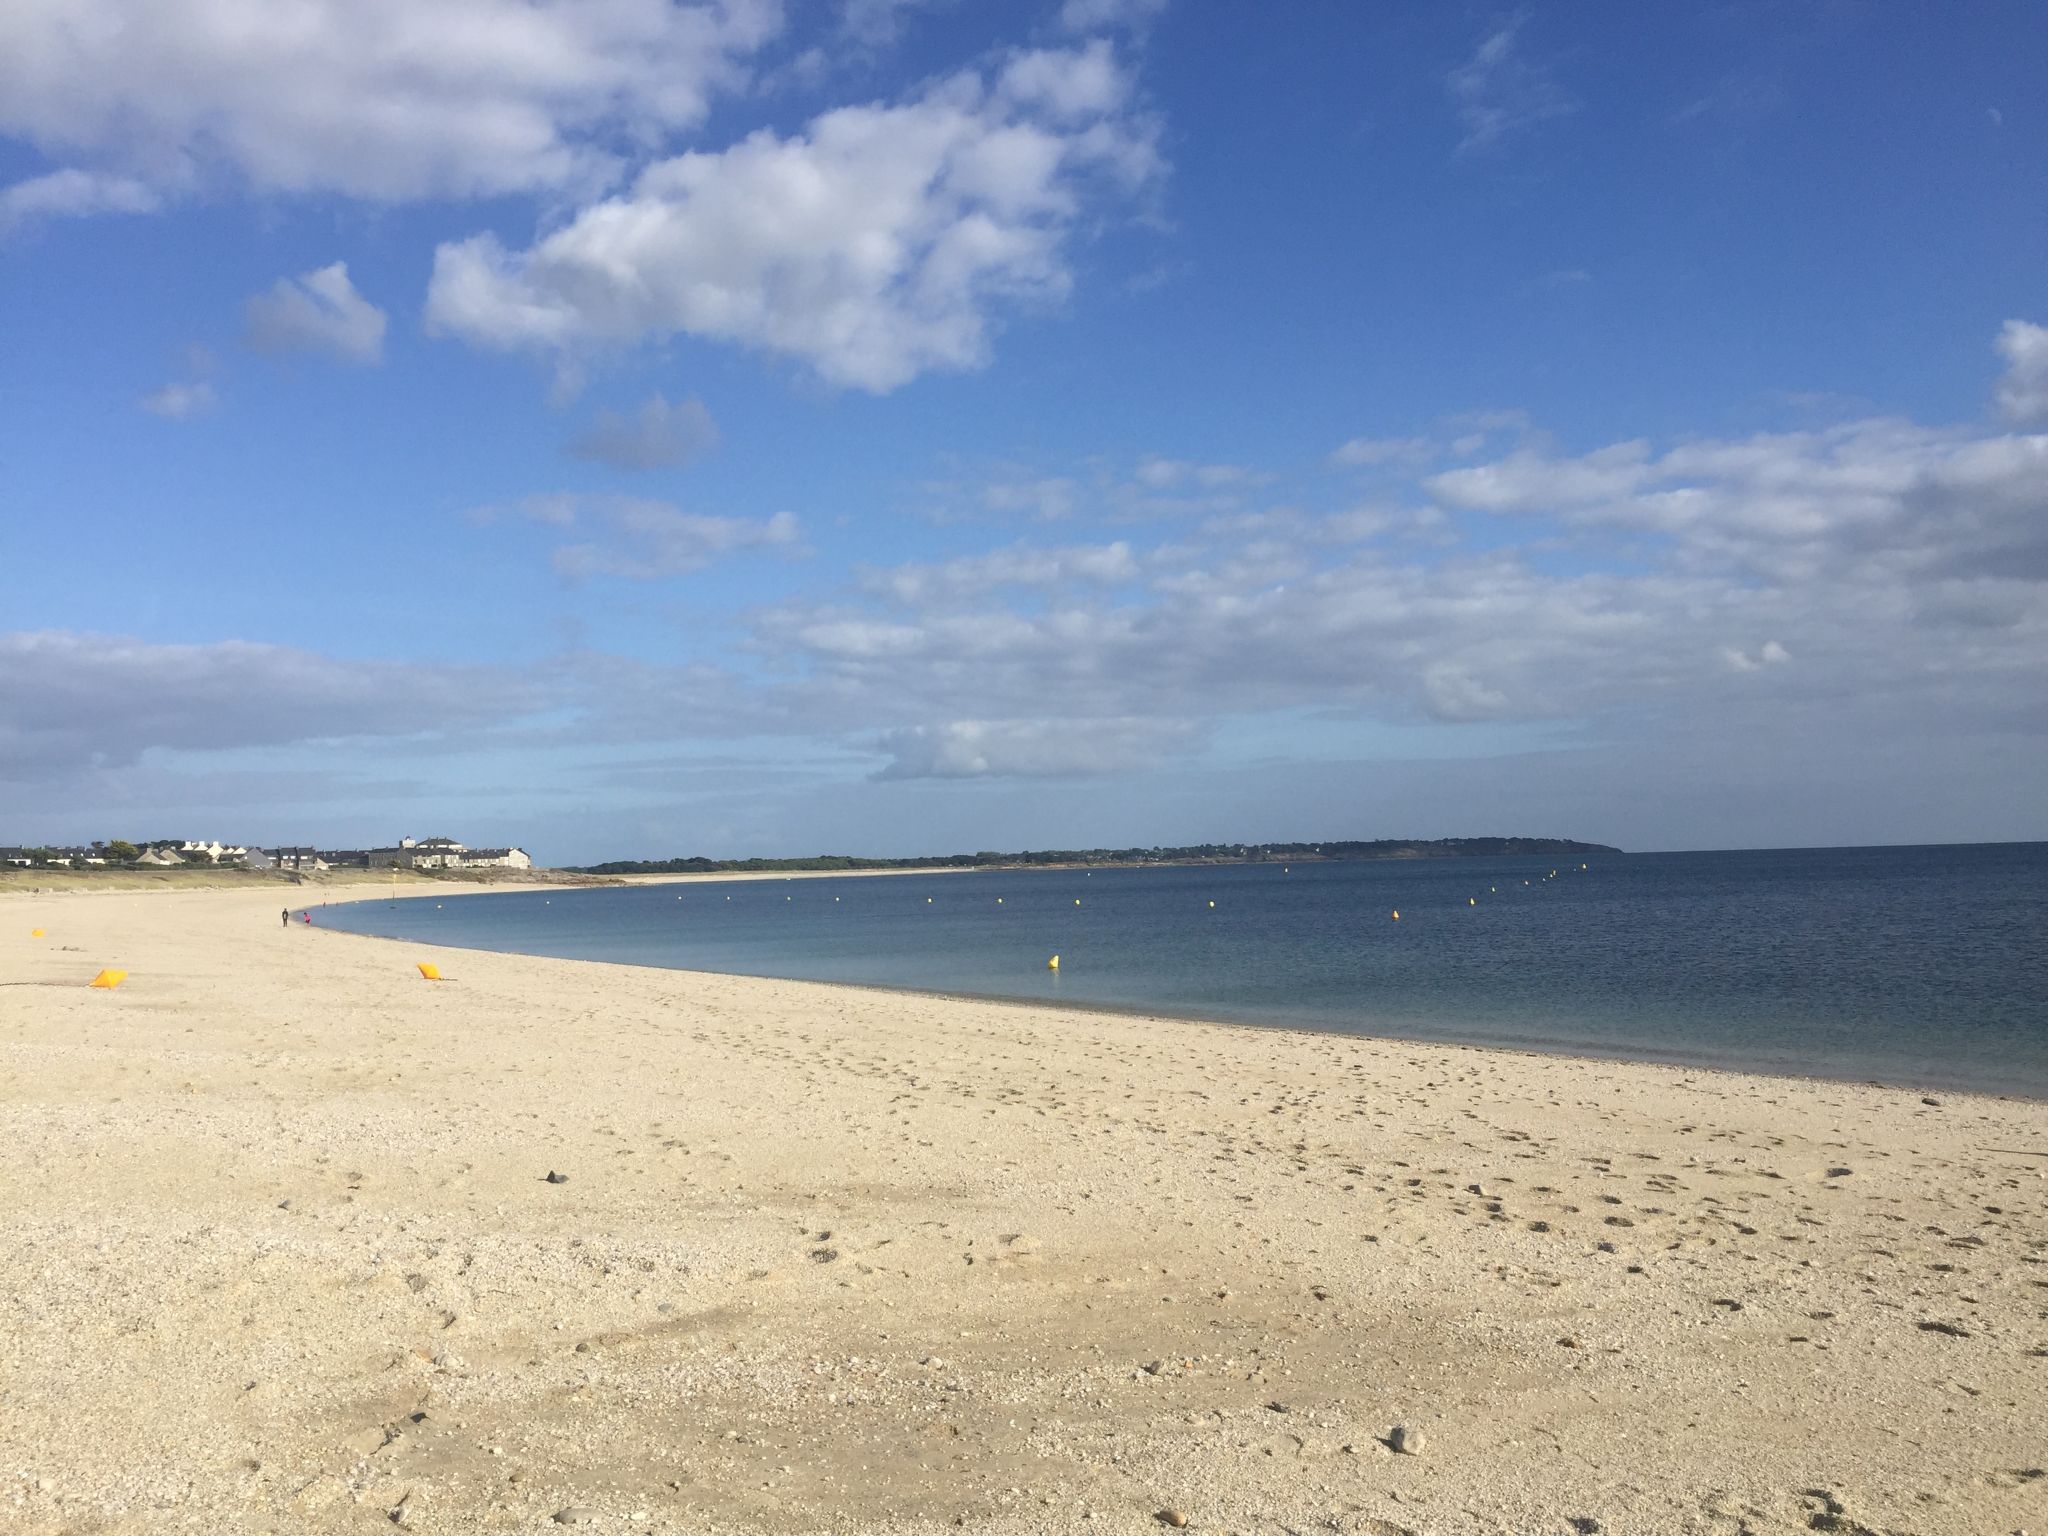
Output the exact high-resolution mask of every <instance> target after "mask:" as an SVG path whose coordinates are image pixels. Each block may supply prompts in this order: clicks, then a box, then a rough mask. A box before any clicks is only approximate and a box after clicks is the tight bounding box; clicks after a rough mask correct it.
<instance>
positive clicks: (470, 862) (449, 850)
mask: <svg viewBox="0 0 2048 1536" xmlns="http://www.w3.org/2000/svg"><path fill="white" fill-rule="evenodd" d="M265 857H266V858H267V859H268V860H269V862H268V863H267V864H264V865H262V866H259V867H261V868H274V869H291V870H317V869H531V868H533V859H532V857H531V856H530V855H529V854H528V853H527V852H526V850H525V849H524V848H471V847H469V846H468V845H467V844H464V843H458V842H457V841H456V840H455V839H454V838H452V837H423V838H417V839H415V838H410V837H402V838H400V839H399V840H398V844H397V846H396V847H392V848H273V849H269V850H268V851H267V852H266V853H265ZM251 863H252V864H253V863H254V860H253V859H252V860H251Z"/></svg>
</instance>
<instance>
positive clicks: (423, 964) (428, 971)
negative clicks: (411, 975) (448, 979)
mask: <svg viewBox="0 0 2048 1536" xmlns="http://www.w3.org/2000/svg"><path fill="white" fill-rule="evenodd" d="M419 968H420V975H422V976H423V977H425V978H426V979H427V980H428V981H439V980H440V979H441V967H439V966H438V965H436V964H434V962H433V961H431V960H422V961H420V962H419Z"/></svg>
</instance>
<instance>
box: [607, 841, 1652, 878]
mask: <svg viewBox="0 0 2048 1536" xmlns="http://www.w3.org/2000/svg"><path fill="white" fill-rule="evenodd" d="M1620 852H1621V850H1620V849H1619V848H1612V847H1609V846H1608V845H1607V844H1605V843H1581V842H1575V841H1573V840H1572V839H1571V838H1568V837H1439V838H1380V839H1377V840H1375V841H1372V842H1330V843H1191V844H1189V845H1187V846H1186V847H1181V848H1042V849H1034V850H1026V851H1025V852H1022V853H946V854H930V855H926V856H925V857H922V858H903V859H876V858H864V857H862V856H860V855H857V854H847V853H821V854H817V855H815V856H813V857H810V858H800V859H707V858H703V857H701V856H695V857H690V858H675V859H613V860H611V861H610V862H608V863H604V864H585V865H578V866H573V868H574V869H575V872H576V873H578V874H586V875H708V874H726V873H773V872H775V871H778V870H788V871H798V870H820V869H1019V868H1045V867H1048V866H1066V867H1079V866H1092V867H1100V866H1103V865H1132V864H1270V863H1275V862H1279V861H1285V862H1288V863H1292V864H1313V863H1316V862H1319V861H1322V862H1328V861H1334V860H1343V859H1475V858H1507V857H1512V856H1515V855H1526V856H1528V857H1531V858H1536V857H1543V856H1550V855H1557V854H1569V855H1572V856H1574V857H1580V856H1584V855H1586V854H1594V853H1598V854H1609V853H1620Z"/></svg>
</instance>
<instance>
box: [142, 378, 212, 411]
mask: <svg viewBox="0 0 2048 1536" xmlns="http://www.w3.org/2000/svg"><path fill="white" fill-rule="evenodd" d="M138 403H139V404H140V405H141V406H142V408H143V409H144V410H145V411H147V412H149V414H150V415H152V416H161V417H163V418H164V419H165V420H166V421H186V420H189V419H190V418H192V417H194V416H204V415H206V414H207V413H208V412H209V411H211V410H213V408H214V407H215V406H217V405H219V404H220V397H219V396H218V395H217V394H215V393H214V388H213V386H212V385H211V384H209V383H207V382H206V381H205V380H204V379H200V380H197V381H196V382H193V383H184V384H166V385H165V386H164V387H163V388H162V389H153V390H151V391H150V392H149V393H148V394H146V395H144V396H143V397H142V399H141V400H140V401H139V402H138Z"/></svg>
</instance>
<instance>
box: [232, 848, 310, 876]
mask: <svg viewBox="0 0 2048 1536" xmlns="http://www.w3.org/2000/svg"><path fill="white" fill-rule="evenodd" d="M256 851H258V852H261V853H263V854H265V855H266V857H267V858H268V860H269V862H268V863H266V864H261V865H258V864H256V863H255V861H254V860H253V859H252V860H251V861H250V863H251V865H252V867H254V868H259V869H291V870H299V871H304V870H309V869H325V868H326V867H327V861H326V860H325V859H323V858H321V857H320V850H319V849H317V848H269V849H259V850H256Z"/></svg>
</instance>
